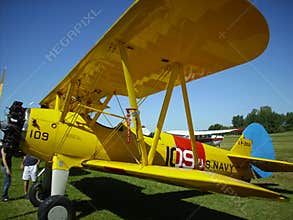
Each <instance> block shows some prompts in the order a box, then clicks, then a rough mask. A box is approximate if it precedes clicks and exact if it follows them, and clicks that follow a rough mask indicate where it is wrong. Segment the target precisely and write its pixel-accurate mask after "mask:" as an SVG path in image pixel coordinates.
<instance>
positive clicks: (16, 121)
mask: <svg viewBox="0 0 293 220" xmlns="http://www.w3.org/2000/svg"><path fill="white" fill-rule="evenodd" d="M26 112H27V110H26V109H25V108H23V107H22V102H19V101H14V102H13V104H12V105H11V106H10V108H9V113H8V115H7V122H1V124H0V125H1V126H0V127H1V130H2V131H3V132H4V137H3V141H2V144H3V148H4V149H5V150H6V151H9V152H11V153H13V154H17V153H18V152H19V149H20V147H19V146H20V143H21V140H22V130H23V127H24V124H25V121H26Z"/></svg>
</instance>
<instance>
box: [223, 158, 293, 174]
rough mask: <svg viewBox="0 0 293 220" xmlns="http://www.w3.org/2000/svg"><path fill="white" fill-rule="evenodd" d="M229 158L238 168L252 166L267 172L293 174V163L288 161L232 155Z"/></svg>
mask: <svg viewBox="0 0 293 220" xmlns="http://www.w3.org/2000/svg"><path fill="white" fill-rule="evenodd" d="M228 157H229V158H230V159H231V161H232V162H233V164H234V165H236V166H238V167H247V166H248V165H249V164H251V165H254V166H256V167H258V168H259V169H261V170H263V171H267V172H293V163H290V162H286V161H280V160H270V159H264V158H258V157H248V156H242V155H232V154H230V155H228Z"/></svg>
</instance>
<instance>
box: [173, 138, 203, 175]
mask: <svg viewBox="0 0 293 220" xmlns="http://www.w3.org/2000/svg"><path fill="white" fill-rule="evenodd" d="M173 137H174V140H175V144H176V166H177V167H183V168H194V159H193V153H192V147H191V142H190V139H187V138H183V137H178V136H176V135H173ZM196 150H197V156H198V163H199V168H200V170H204V167H205V163H206V155H205V151H204V147H203V145H202V143H200V142H198V141H196Z"/></svg>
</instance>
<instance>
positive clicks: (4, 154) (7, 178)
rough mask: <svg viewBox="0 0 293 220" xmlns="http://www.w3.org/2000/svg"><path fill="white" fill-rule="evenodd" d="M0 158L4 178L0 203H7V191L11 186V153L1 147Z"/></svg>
mask: <svg viewBox="0 0 293 220" xmlns="http://www.w3.org/2000/svg"><path fill="white" fill-rule="evenodd" d="M1 158H2V161H1V168H2V173H3V176H4V180H3V193H2V201H3V202H7V201H8V199H9V197H8V190H9V187H10V185H11V164H12V153H11V152H10V151H9V150H7V149H6V148H4V147H3V146H2V147H1Z"/></svg>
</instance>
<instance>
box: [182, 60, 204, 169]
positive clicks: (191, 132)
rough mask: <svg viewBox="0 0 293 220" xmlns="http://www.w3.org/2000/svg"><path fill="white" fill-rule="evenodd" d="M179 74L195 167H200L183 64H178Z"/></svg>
mask: <svg viewBox="0 0 293 220" xmlns="http://www.w3.org/2000/svg"><path fill="white" fill-rule="evenodd" d="M178 74H179V78H180V84H181V90H182V95H183V100H184V106H185V113H186V119H187V124H188V130H189V136H190V142H191V147H192V153H193V159H194V168H195V169H199V166H198V155H197V150H196V145H195V141H196V140H195V136H194V129H193V124H192V117H191V111H190V106H189V101H188V93H187V89H186V82H185V76H184V72H183V66H182V65H178Z"/></svg>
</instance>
